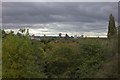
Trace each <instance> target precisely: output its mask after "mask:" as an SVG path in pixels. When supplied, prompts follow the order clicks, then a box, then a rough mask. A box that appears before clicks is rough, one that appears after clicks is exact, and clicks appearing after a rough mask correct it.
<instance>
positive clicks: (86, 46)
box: [2, 29, 115, 78]
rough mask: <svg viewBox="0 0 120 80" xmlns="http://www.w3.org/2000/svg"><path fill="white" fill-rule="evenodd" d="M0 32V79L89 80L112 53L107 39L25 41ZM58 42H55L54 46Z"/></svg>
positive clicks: (23, 37) (20, 35) (22, 33)
mask: <svg viewBox="0 0 120 80" xmlns="http://www.w3.org/2000/svg"><path fill="white" fill-rule="evenodd" d="M19 31H20V32H19V33H17V34H16V35H15V34H13V33H14V32H13V31H11V32H10V33H8V34H7V33H6V32H5V31H4V30H3V34H2V35H3V36H2V37H3V40H2V49H3V50H2V53H3V54H2V55H3V56H2V57H3V73H2V74H3V78H28V77H30V78H90V77H93V76H94V75H95V74H96V73H97V71H98V70H99V69H100V67H101V64H102V63H103V62H104V61H105V60H106V59H108V58H110V57H112V56H113V53H115V52H114V51H115V50H114V49H115V48H113V45H114V46H115V44H113V43H111V42H109V41H108V40H107V39H99V38H95V39H89V38H88V39H87V38H81V39H69V38H68V39H64V38H63V39H62V38H54V39H43V40H41V41H36V40H31V39H29V36H28V35H29V33H28V30H27V32H25V30H22V29H20V30H19ZM55 40H58V42H55Z"/></svg>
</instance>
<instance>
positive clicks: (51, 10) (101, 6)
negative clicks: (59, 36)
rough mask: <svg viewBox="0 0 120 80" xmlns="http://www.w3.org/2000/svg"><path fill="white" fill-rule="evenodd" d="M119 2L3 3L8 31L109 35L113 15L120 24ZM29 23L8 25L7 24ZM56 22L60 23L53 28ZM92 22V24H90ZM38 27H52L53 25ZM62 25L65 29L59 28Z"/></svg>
mask: <svg viewBox="0 0 120 80" xmlns="http://www.w3.org/2000/svg"><path fill="white" fill-rule="evenodd" d="M117 6H118V4H117V2H51V3H50V2H38V3H37V2H22V3H21V2H14V3H12V2H3V6H2V8H3V9H2V13H3V16H2V19H3V28H4V29H14V28H16V29H18V28H27V27H29V28H35V29H38V28H47V29H49V30H52V31H57V32H60V31H64V32H66V31H71V32H79V31H81V32H82V31H83V32H90V31H94V32H102V31H103V32H105V31H106V30H107V23H106V22H108V20H109V15H110V14H111V13H112V14H113V15H114V16H115V19H116V21H117V17H118V16H117V15H118V7H117ZM8 23H10V24H17V25H19V24H29V25H28V26H6V25H5V24H8ZM52 23H57V25H53V24H52ZM88 23H90V24H89V25H88ZM34 24H52V25H50V26H45V25H39V26H34ZM58 25H62V26H58Z"/></svg>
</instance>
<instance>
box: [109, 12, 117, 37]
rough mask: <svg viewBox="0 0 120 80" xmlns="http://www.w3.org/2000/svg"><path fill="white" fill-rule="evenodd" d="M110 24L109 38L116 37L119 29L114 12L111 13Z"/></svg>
mask: <svg viewBox="0 0 120 80" xmlns="http://www.w3.org/2000/svg"><path fill="white" fill-rule="evenodd" d="M109 18H110V19H109V25H108V35H107V36H108V39H111V38H115V37H116V36H117V29H116V26H115V19H114V16H112V14H110V17H109Z"/></svg>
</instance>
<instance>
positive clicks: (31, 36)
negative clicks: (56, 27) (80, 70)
mask: <svg viewBox="0 0 120 80" xmlns="http://www.w3.org/2000/svg"><path fill="white" fill-rule="evenodd" d="M83 37H84V35H81V36H80V37H79V36H77V35H74V37H73V36H71V37H70V36H69V35H68V34H65V36H64V37H62V33H59V36H46V34H44V36H35V35H29V38H30V39H32V40H38V41H41V39H44V38H51V39H52V38H65V39H68V38H74V39H76V38H83Z"/></svg>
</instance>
